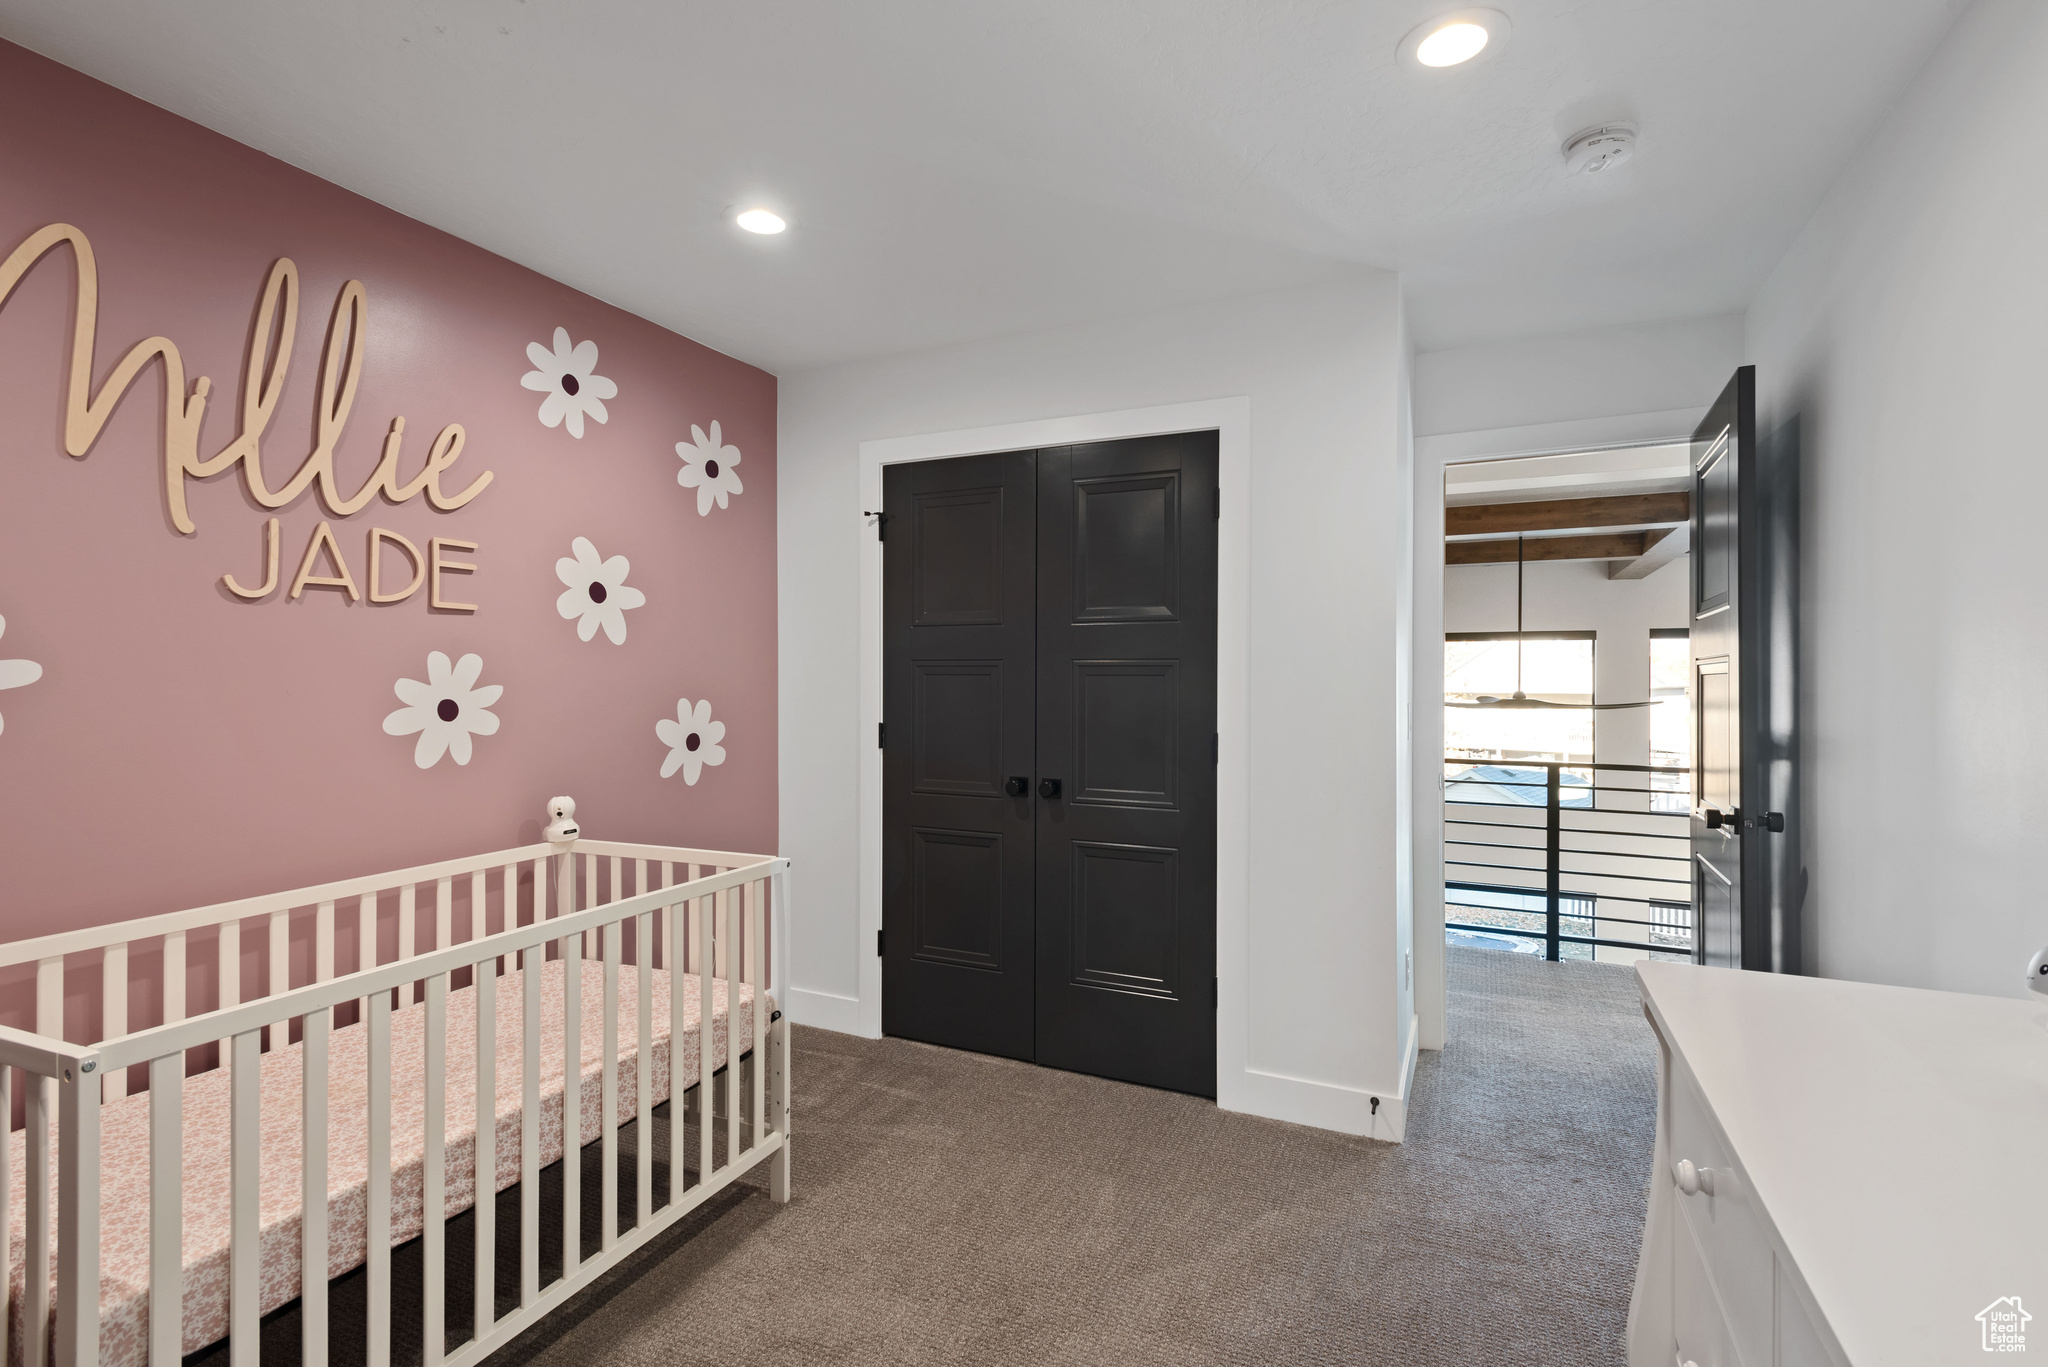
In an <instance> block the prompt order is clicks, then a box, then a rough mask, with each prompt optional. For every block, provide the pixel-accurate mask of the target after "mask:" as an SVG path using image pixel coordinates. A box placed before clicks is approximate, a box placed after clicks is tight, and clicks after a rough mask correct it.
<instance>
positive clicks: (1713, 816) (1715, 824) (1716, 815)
mask: <svg viewBox="0 0 2048 1367" xmlns="http://www.w3.org/2000/svg"><path fill="white" fill-rule="evenodd" d="M1727 820H1728V818H1726V817H1724V816H1722V815H1721V812H1720V809H1719V808H1716V807H1709V808H1707V812H1706V821H1707V829H1708V830H1710V831H1718V830H1720V829H1721V827H1722V826H1723V825H1724V824H1726V822H1727Z"/></svg>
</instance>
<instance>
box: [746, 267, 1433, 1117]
mask: <svg viewBox="0 0 2048 1367" xmlns="http://www.w3.org/2000/svg"><path fill="white" fill-rule="evenodd" d="M1405 363H1406V357H1405V336H1404V330H1403V322H1402V317H1401V306H1400V295H1399V287H1398V282H1397V281H1396V280H1395V278H1394V277H1392V276H1390V275H1384V274H1380V273H1377V272H1365V273H1361V275H1360V276H1359V278H1358V279H1356V280H1355V281H1352V282H1349V283H1345V284H1341V285H1337V286H1329V287H1319V288H1316V289H1313V290H1303V291H1294V292H1287V293H1282V294H1272V295H1261V296H1255V297H1251V298H1245V299H1237V300H1230V301H1225V302H1223V303H1219V304H1212V305H1204V306H1200V307H1195V308H1189V309H1181V310H1175V311H1172V312H1170V313H1163V314H1158V315H1153V316H1149V317H1143V318H1137V319H1130V320H1124V321H1119V322H1116V323H1112V324H1104V325H1096V326H1090V327H1085V328H1076V329H1064V330H1060V331H1056V332H1049V333H1040V334H1033V335H1029V336H1023V337H1014V338H1006V339H1000V340H995V341H989V342H982V343H976V344H972V345H966V346H960V347H953V348H948V349H944V350H941V351H935V352H929V353H924V354H920V355H916V356H910V357H903V358H896V359H890V360H883V361H874V362H865V363H861V364H857V365H849V366H842V367H833V368H830V369H825V370H819V371H813V372H808V373H804V374H798V375H794V376H787V377H784V378H783V380H782V384H781V419H780V440H779V448H780V449H779V453H778V468H779V473H780V475H781V480H780V485H779V491H778V497H779V499H780V505H779V506H780V545H781V548H782V549H781V563H780V602H781V630H782V660H783V666H782V698H781V715H782V742H783V748H782V776H781V777H782V782H781V790H782V812H781V817H782V832H783V852H784V853H785V854H787V855H789V856H790V857H791V858H792V859H793V860H794V872H795V876H796V878H797V879H798V880H800V881H799V885H798V896H797V898H796V899H795V903H794V917H795V924H794V926H793V930H792V937H791V938H792V942H793V943H792V982H793V984H794V986H795V988H796V991H795V992H793V993H792V1000H791V1002H790V1003H789V1007H790V1010H791V1013H792V1015H793V1016H795V1018H796V1019H799V1020H810V1021H814V1022H817V1023H820V1024H825V1025H830V1026H833V1027H835V1028H840V1029H855V1028H859V1026H860V1024H861V1023H862V1022H863V1020H864V1019H866V1020H872V1019H874V1017H873V1016H872V1015H871V1014H868V1012H871V1010H872V1007H873V1003H872V1002H867V1003H863V1002H861V1001H860V997H861V994H862V992H863V990H864V988H863V979H864V978H866V979H867V980H868V988H867V990H869V991H870V992H874V991H879V979H878V977H877V975H875V974H873V973H872V972H870V973H867V974H863V972H862V967H863V964H862V956H863V955H868V956H872V953H873V944H872V940H871V939H870V938H868V937H866V936H864V935H863V933H862V928H861V924H860V920H859V912H858V905H857V903H858V898H857V880H858V877H859V871H860V868H861V842H862V840H863V838H864V837H863V833H862V828H861V824H860V818H859V813H858V810H857V801H858V785H859V767H860V760H861V748H862V747H863V746H872V744H873V725H872V721H873V719H872V718H867V717H863V716H862V715H861V710H860V703H859V697H860V688H859V678H858V671H857V663H856V662H857V660H858V657H859V654H860V644H861V643H860V639H859V631H860V626H859V623H860V608H861V605H860V602H859V601H858V599H859V588H858V583H859V573H858V569H859V565H860V561H861V554H862V551H861V547H862V544H863V543H862V538H863V537H868V538H871V537H872V536H873V533H872V531H871V530H869V529H868V528H867V527H866V525H865V523H864V522H863V519H862V518H861V517H860V511H861V502H860V492H859V485H858V460H859V452H860V445H861V443H862V442H864V441H873V440H878V439H882V438H892V437H900V436H907V435H913V434H920V433H931V432H948V431H954V430H958V429H967V428H980V427H989V426H994V425H998V424H1006V423H1022V422H1029V421H1032V420H1037V419H1047V418H1057V417H1066V416H1071V415H1081V414H1100V413H1110V412H1118V411H1123V410H1130V409H1136V408H1145V407H1151V406H1155V405H1167V404H1175V403H1183V402H1190V401H1195V400H1209V399H1222V398H1230V397H1235V396H1243V397H1244V398H1246V399H1247V400H1248V402H1249V409H1250V415H1251V416H1250V433H1251V437H1250V470H1251V483H1250V488H1251V494H1250V537H1249V542H1250V555H1249V564H1250V583H1249V593H1250V598H1249V602H1250V614H1249V617H1250V628H1249V631H1250V649H1249V658H1248V689H1249V699H1250V708H1249V711H1250V722H1249V735H1248V736H1246V737H1245V738H1244V740H1245V743H1246V744H1247V746H1248V751H1249V774H1250V778H1249V796H1250V802H1249V810H1250V818H1249V847H1250V895H1249V899H1248V916H1249V922H1248V925H1249V930H1248V937H1247V942H1246V943H1243V944H1239V945H1231V944H1219V946H1218V956H1219V968H1220V969H1221V971H1222V972H1223V973H1224V974H1225V975H1226V977H1225V983H1224V992H1225V1006H1226V1011H1225V1013H1224V1014H1223V1015H1222V1017H1221V1018H1220V1029H1219V1039H1218V1052H1219V1077H1218V1087H1219V1101H1220V1102H1221V1103H1222V1104H1223V1105H1225V1106H1229V1107H1233V1108H1235V1109H1242V1110H1250V1111H1254V1112H1256V1113H1260V1114H1265V1115H1271V1116H1276V1117H1279V1118H1282V1119H1289V1120H1297V1121H1301V1122H1304V1123H1309V1124H1319V1125H1325V1126H1328V1127H1331V1128H1338V1129H1345V1130H1349V1131H1351V1132H1354V1133H1366V1132H1374V1133H1378V1134H1380V1135H1381V1136H1382V1137H1396V1136H1397V1135H1398V1133H1399V1129H1398V1126H1399V1118H1400V1108H1399V1105H1398V1103H1399V1102H1400V1100H1402V1099H1403V1098H1404V1097H1405V1091H1404V1088H1405V1069H1406V1063H1405V1059H1406V1057H1407V1053H1406V1046H1407V1045H1408V1043H1409V1041H1410V1039H1411V1035H1410V1032H1409V1030H1408V1028H1407V1027H1408V1022H1409V1021H1410V1020H1411V1019H1412V1006H1411V999H1410V994H1409V992H1408V990H1407V988H1406V987H1405V985H1404V979H1403V965H1402V963H1401V947H1402V944H1403V939H1402V937H1403V936H1404V935H1405V934H1406V929H1405V927H1404V926H1403V925H1402V924H1401V922H1402V919H1403V918H1404V917H1405V915H1406V912H1407V908H1406V907H1405V905H1404V904H1403V903H1402V900H1401V896H1400V893H1401V891H1402V889H1403V884H1402V881H1401V880H1402V878H1403V877H1404V875H1405V872H1406V869H1405V861H1406V859H1407V857H1408V849H1407V842H1408V840H1409V832H1408V829H1407V826H1406V824H1405V823H1406V820H1407V813H1406V810H1405V808H1406V801H1407V795H1406V793H1405V792H1404V787H1405V786H1406V785H1407V784H1408V782H1409V778H1408V775H1407V773H1406V772H1405V771H1404V770H1402V768H1401V767H1400V766H1401V761H1402V759H1403V757H1404V746H1405V742H1406V734H1407V727H1406V722H1405V717H1404V716H1403V714H1402V712H1401V704H1402V701H1403V698H1402V691H1403V689H1404V688H1405V686H1406V685H1407V678H1406V674H1407V672H1408V660H1409V656H1408V655H1407V653H1406V652H1405V650H1403V649H1402V646H1401V643H1400V640H1399V637H1400V634H1401V631H1402V629H1403V626H1404V623H1405V620H1406V614H1407V583H1408V581H1407V577H1406V576H1407V575H1408V574H1409V572H1410V569H1409V563H1408V562H1409V557H1410V542H1409V541H1408V540H1406V539H1405V538H1406V537H1407V535H1408V531H1407V529H1406V527H1405V526H1404V524H1405V523H1406V522H1407V520H1408V518H1409V516H1410V509H1411V508H1412V491H1411V487H1410V485H1409V483H1408V480H1409V478H1410V475H1409V471H1410V466H1409V464H1408V461H1407V452H1406V431H1407V428H1406V426H1405V423H1406V417H1407V414H1406V407H1405V395H1404V393H1403V389H1404V385H1403V380H1404V371H1403V367H1404V365H1405ZM867 838H872V836H870V837H867ZM1233 965H1234V966H1233ZM1233 972H1234V973H1235V974H1236V975H1237V981H1236V983H1235V985H1233V983H1232V981H1231V979H1230V977H1229V976H1227V975H1229V974H1231V973H1233ZM1233 990H1235V991H1236V992H1237V994H1238V1008H1237V1017H1236V1019H1232V1015H1231V1011H1230V1007H1231V994H1232V992H1233ZM863 1008H866V1010H865V1011H864V1009H863ZM1371 1096H1379V1097H1382V1098H1389V1099H1392V1100H1393V1101H1394V1102H1395V1103H1396V1104H1395V1105H1393V1106H1391V1107H1390V1106H1389V1105H1386V1104H1383V1105H1382V1107H1381V1110H1380V1114H1379V1116H1378V1117H1373V1116H1372V1115H1371V1113H1370V1111H1369V1109H1368V1106H1367V1104H1366V1103H1367V1100H1368V1098H1369V1097H1371ZM1390 1111H1391V1112H1392V1118H1391V1125H1392V1128H1391V1130H1390V1128H1389V1112H1390ZM1375 1124H1376V1125H1377V1128H1374V1126H1375Z"/></svg>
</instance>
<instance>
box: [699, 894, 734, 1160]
mask: <svg viewBox="0 0 2048 1367" xmlns="http://www.w3.org/2000/svg"><path fill="white" fill-rule="evenodd" d="M734 891H736V889H728V890H727V891H725V892H721V893H719V894H718V929H717V930H715V931H713V932H712V936H713V940H714V942H715V943H716V945H717V947H718V968H719V974H718V976H719V977H720V978H721V979H723V980H724V983H725V1161H726V1163H727V1164H728V1165H730V1164H731V1163H732V1162H733V1160H735V1159H737V1158H738V1157H739V1156H740V984H739V974H738V971H737V970H738V969H739V966H740V954H739V943H738V942H739V935H738V933H737V932H738V930H739V908H738V907H736V906H734V905H733V896H732V894H733V892H734ZM704 1029H705V1032H706V1033H705V1036H704V1037H705V1038H706V1039H709V1038H711V1036H710V1033H709V1032H710V1030H711V1027H710V1026H709V1025H706V1026H705V1027H704Z"/></svg>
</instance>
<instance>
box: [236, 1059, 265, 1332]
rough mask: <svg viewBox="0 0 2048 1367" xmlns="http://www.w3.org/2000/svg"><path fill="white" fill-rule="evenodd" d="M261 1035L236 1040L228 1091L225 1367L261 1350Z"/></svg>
mask: <svg viewBox="0 0 2048 1367" xmlns="http://www.w3.org/2000/svg"><path fill="white" fill-rule="evenodd" d="M262 1045H263V1036H262V1032H261V1031H260V1030H246V1031H244V1032H242V1033H241V1034H239V1035H236V1036H235V1037H234V1045H233V1047H232V1060H233V1061H232V1064H231V1067H230V1072H229V1078H228V1087H229V1094H228V1095H229V1101H228V1164H229V1169H230V1183H231V1193H232V1194H231V1195H230V1196H229V1199H228V1362H229V1364H230V1367H256V1364H257V1360H258V1354H259V1352H260V1350H261V1348H262V1343H261V1340H260V1338H259V1334H260V1332H261V1323H262V1315H263V1305H262V1287H261V1279H262V1274H263V1251H262V1249H261V1248H260V1247H259V1245H258V1241H259V1240H260V1239H261V1238H262V1233H263V1205H262V1202H263V1174H262V1170H261V1167H260V1164H261V1161H262V1151H261V1147H260V1145H261V1143H262V1137H263V1117H262V1112H261V1109H260V1107H261V1105H262V1100H263V1093H262V1079H261V1076H260V1075H259V1072H258V1070H259V1069H260V1068H261V1067H262V1061H263V1057H262V1056H263V1051H262Z"/></svg>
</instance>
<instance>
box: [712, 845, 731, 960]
mask: <svg viewBox="0 0 2048 1367" xmlns="http://www.w3.org/2000/svg"><path fill="white" fill-rule="evenodd" d="M718 872H720V873H724V872H725V870H724V869H720V870H718ZM711 896H712V908H713V912H714V915H713V917H712V925H711V953H712V956H713V957H714V958H715V959H716V960H717V963H716V965H715V966H714V970H713V971H715V972H716V973H717V974H718V976H719V977H721V978H725V979H727V980H730V979H731V978H732V969H733V958H732V943H731V941H732V936H731V933H730V932H731V931H732V921H731V909H732V889H731V888H721V889H719V890H718V891H717V892H715V893H713V894H712V895H711Z"/></svg>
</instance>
